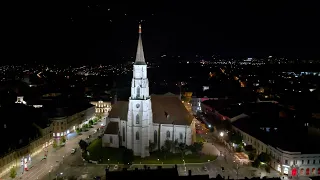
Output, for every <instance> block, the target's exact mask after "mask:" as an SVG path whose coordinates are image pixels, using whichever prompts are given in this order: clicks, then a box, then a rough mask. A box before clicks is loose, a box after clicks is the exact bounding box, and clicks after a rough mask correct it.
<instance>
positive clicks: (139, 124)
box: [103, 26, 195, 157]
mask: <svg viewBox="0 0 320 180" xmlns="http://www.w3.org/2000/svg"><path fill="white" fill-rule="evenodd" d="M192 120H193V118H192V115H191V114H189V112H188V111H187V110H186V109H185V107H184V105H183V103H182V102H181V100H180V98H179V97H177V96H172V95H168V96H160V95H155V96H150V94H149V80H148V77H147V64H146V62H145V58H144V52H143V47H142V39H141V26H139V40H138V48H137V55H136V60H135V63H134V65H133V78H132V82H131V96H130V97H129V101H128V102H127V101H119V102H117V103H116V104H114V105H113V107H112V110H111V112H110V114H109V118H108V121H107V128H106V132H105V135H104V137H103V146H109V147H119V146H124V147H126V148H128V149H132V150H133V152H134V155H135V156H141V157H146V156H149V146H150V143H153V144H154V146H155V149H159V148H160V147H162V146H164V143H165V140H170V141H178V142H179V143H185V144H187V145H190V144H191V143H192V133H193V132H194V133H195V128H192V126H194V122H193V121H192ZM193 130H194V131H193Z"/></svg>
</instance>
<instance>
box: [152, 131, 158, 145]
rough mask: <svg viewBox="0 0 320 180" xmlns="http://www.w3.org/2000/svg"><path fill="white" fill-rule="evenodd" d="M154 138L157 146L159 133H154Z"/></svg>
mask: <svg viewBox="0 0 320 180" xmlns="http://www.w3.org/2000/svg"><path fill="white" fill-rule="evenodd" d="M153 138H154V139H153V141H154V143H155V144H157V143H158V132H157V131H156V130H155V131H154V133H153Z"/></svg>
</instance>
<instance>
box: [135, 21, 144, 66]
mask: <svg viewBox="0 0 320 180" xmlns="http://www.w3.org/2000/svg"><path fill="white" fill-rule="evenodd" d="M141 32H142V31H141V24H139V39H138V48H137V56H136V61H135V64H139V65H145V64H146V62H145V60H144V53H143V47H142V38H141Z"/></svg>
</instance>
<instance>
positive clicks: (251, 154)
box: [248, 152, 254, 161]
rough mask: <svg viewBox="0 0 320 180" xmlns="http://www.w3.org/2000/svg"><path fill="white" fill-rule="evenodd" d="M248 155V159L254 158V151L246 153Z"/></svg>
mask: <svg viewBox="0 0 320 180" xmlns="http://www.w3.org/2000/svg"><path fill="white" fill-rule="evenodd" d="M248 157H249V160H251V161H252V160H254V153H252V152H250V153H249V154H248Z"/></svg>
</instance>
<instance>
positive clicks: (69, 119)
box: [50, 106, 95, 138]
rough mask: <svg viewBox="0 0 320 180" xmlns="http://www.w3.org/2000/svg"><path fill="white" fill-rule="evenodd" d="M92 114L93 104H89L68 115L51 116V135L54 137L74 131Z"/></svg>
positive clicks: (92, 115)
mask: <svg viewBox="0 0 320 180" xmlns="http://www.w3.org/2000/svg"><path fill="white" fill-rule="evenodd" d="M94 115H95V106H91V107H88V108H87V109H85V110H83V111H81V112H78V113H75V114H73V115H70V116H63V117H55V118H51V119H50V121H51V122H52V127H53V128H52V129H53V131H52V136H53V137H54V138H59V137H61V136H66V135H68V134H69V133H70V132H74V131H75V130H76V129H77V128H81V127H82V125H84V124H87V123H88V122H89V120H90V119H92V118H93V117H94Z"/></svg>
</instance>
